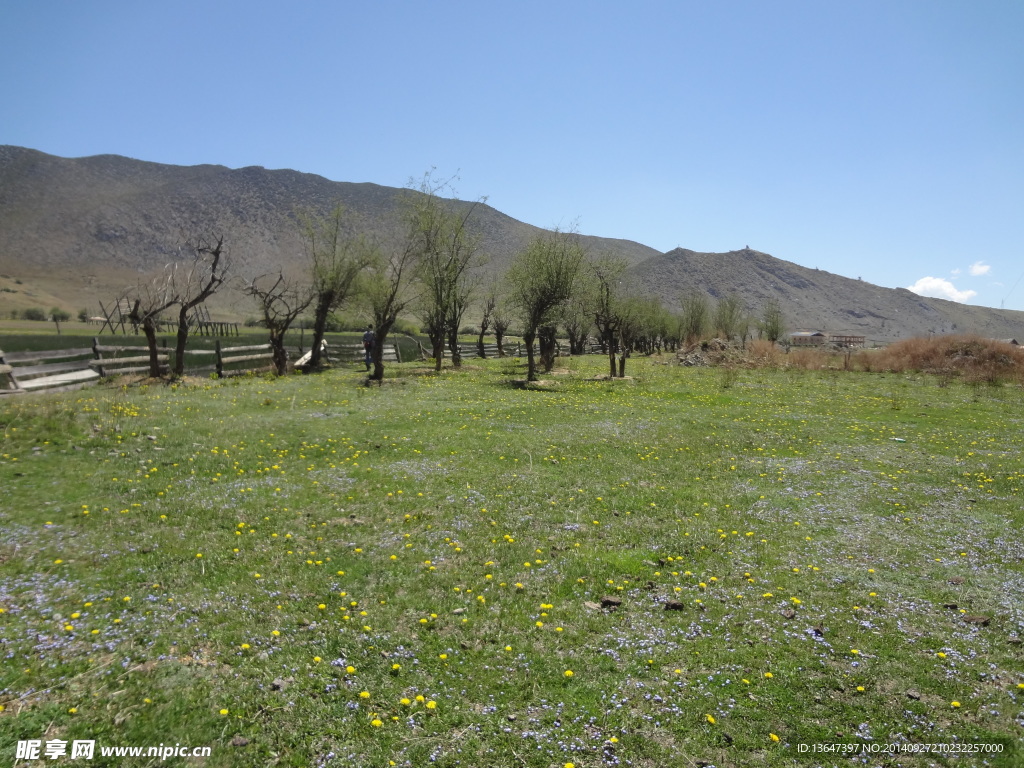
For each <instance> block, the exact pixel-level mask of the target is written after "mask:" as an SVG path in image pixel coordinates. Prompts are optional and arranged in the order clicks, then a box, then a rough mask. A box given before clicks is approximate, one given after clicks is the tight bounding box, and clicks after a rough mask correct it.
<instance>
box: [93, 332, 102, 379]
mask: <svg viewBox="0 0 1024 768" xmlns="http://www.w3.org/2000/svg"><path fill="white" fill-rule="evenodd" d="M92 356H93V357H94V358H95V359H97V360H102V359H103V355H101V354H100V337H99V336H93V337H92ZM96 372H97V373H98V374H99V375H100V376H103V366H102V365H97V366H96Z"/></svg>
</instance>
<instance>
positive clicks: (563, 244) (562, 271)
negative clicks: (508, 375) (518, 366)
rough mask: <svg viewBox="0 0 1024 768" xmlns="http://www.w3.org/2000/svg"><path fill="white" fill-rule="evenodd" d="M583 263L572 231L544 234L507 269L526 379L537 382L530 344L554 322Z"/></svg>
mask: <svg viewBox="0 0 1024 768" xmlns="http://www.w3.org/2000/svg"><path fill="white" fill-rule="evenodd" d="M582 262H583V246H582V245H581V244H580V240H579V237H578V236H577V235H576V233H575V232H559V231H558V230H555V231H553V232H544V233H541V234H540V235H538V236H537V237H536V238H534V240H533V241H531V242H530V244H529V245H527V247H526V249H525V250H523V251H522V252H520V253H519V254H518V255H517V256H516V257H515V259H514V260H513V262H512V266H511V267H510V268H509V282H510V283H511V286H512V288H511V295H510V299H511V302H512V304H513V306H515V307H516V309H517V310H518V313H519V319H520V320H521V321H522V323H523V343H524V344H525V345H526V362H527V374H526V377H527V380H528V381H536V380H537V362H536V359H535V355H534V350H533V342H534V341H535V340H536V338H537V330H538V329H539V328H540V327H542V326H544V325H548V324H550V323H551V322H552V321H554V320H555V319H556V318H557V316H558V312H559V310H560V309H561V308H562V305H563V304H564V303H565V302H566V301H568V299H569V297H570V296H571V295H572V292H573V287H574V285H575V284H576V277H577V275H578V274H579V270H580V264H581V263H582Z"/></svg>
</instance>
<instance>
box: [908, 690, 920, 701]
mask: <svg viewBox="0 0 1024 768" xmlns="http://www.w3.org/2000/svg"><path fill="white" fill-rule="evenodd" d="M907 698H908V699H913V700H914V701H920V700H921V694H920V693H918V692H917V691H907Z"/></svg>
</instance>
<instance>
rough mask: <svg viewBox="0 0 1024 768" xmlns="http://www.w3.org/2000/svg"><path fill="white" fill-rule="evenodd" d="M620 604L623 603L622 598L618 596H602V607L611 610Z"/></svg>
mask: <svg viewBox="0 0 1024 768" xmlns="http://www.w3.org/2000/svg"><path fill="white" fill-rule="evenodd" d="M620 605H622V600H620V599H619V598H617V597H612V596H611V595H605V596H604V597H602V598H601V607H602V608H608V609H609V610H615V609H616V608H618V607H619V606H620Z"/></svg>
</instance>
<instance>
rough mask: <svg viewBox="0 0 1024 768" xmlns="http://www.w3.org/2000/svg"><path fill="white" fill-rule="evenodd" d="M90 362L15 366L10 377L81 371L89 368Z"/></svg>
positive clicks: (72, 361)
mask: <svg viewBox="0 0 1024 768" xmlns="http://www.w3.org/2000/svg"><path fill="white" fill-rule="evenodd" d="M91 362H92V360H69V361H68V362H66V363H44V364H43V365H15V366H13V368H14V370H13V371H11V375H12V376H16V377H17V378H19V379H23V378H25V377H28V376H48V375H50V374H55V373H61V372H62V371H82V370H87V369H88V368H89V363H91Z"/></svg>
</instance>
